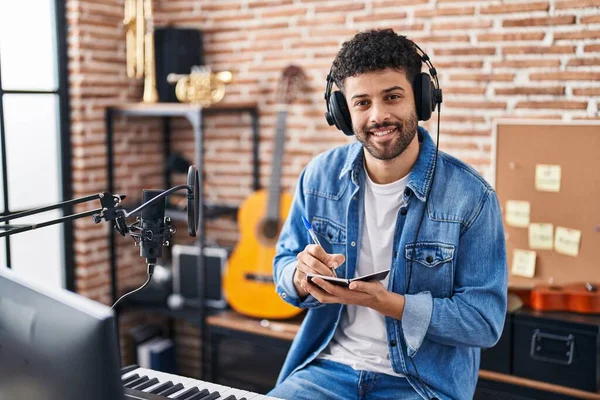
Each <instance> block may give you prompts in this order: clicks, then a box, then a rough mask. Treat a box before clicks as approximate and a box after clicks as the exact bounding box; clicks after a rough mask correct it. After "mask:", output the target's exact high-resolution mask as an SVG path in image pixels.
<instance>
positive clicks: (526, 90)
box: [494, 86, 565, 96]
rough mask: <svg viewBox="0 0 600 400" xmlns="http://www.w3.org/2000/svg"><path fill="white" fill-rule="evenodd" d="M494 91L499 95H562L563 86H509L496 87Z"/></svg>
mask: <svg viewBox="0 0 600 400" xmlns="http://www.w3.org/2000/svg"><path fill="white" fill-rule="evenodd" d="M494 92H495V93H496V94H499V95H556V96H560V95H564V94H565V87H564V86H552V87H540V86H532V87H523V86H520V87H510V88H496V89H494Z"/></svg>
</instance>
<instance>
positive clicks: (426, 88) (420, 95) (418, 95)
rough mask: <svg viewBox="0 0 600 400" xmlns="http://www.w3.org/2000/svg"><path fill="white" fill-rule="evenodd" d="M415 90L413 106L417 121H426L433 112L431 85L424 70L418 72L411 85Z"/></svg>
mask: <svg viewBox="0 0 600 400" xmlns="http://www.w3.org/2000/svg"><path fill="white" fill-rule="evenodd" d="M413 89H414V92H415V107H416V109H417V117H418V118H419V121H427V120H428V119H429V118H431V113H432V112H433V85H432V83H431V78H430V77H429V75H428V74H426V73H425V72H422V73H420V74H419V75H418V76H417V78H416V79H415V83H414V85H413Z"/></svg>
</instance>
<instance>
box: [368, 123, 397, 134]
mask: <svg viewBox="0 0 600 400" xmlns="http://www.w3.org/2000/svg"><path fill="white" fill-rule="evenodd" d="M392 127H393V128H398V130H399V131H400V130H402V123H401V122H384V123H382V124H373V125H369V126H366V127H365V128H364V129H363V131H364V132H365V133H366V132H369V131H372V130H375V129H381V128H392Z"/></svg>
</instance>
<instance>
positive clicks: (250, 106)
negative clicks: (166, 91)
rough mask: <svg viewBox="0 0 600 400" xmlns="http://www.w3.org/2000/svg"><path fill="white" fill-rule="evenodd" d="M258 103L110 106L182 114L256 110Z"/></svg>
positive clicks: (137, 111) (120, 110) (130, 112)
mask: <svg viewBox="0 0 600 400" xmlns="http://www.w3.org/2000/svg"><path fill="white" fill-rule="evenodd" d="M256 108H257V104H256V103H216V104H213V105H211V106H208V107H202V106H201V105H199V104H192V103H125V104H115V105H112V106H110V109H112V110H114V111H115V112H117V113H119V114H128V115H135V114H140V115H142V114H143V115H152V114H155V115H171V116H174V115H182V114H186V113H188V112H197V111H201V110H204V111H209V112H210V111H223V112H224V111H236V110H238V111H239V110H255V109H256Z"/></svg>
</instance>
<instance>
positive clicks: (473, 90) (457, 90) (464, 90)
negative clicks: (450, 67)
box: [442, 86, 486, 120]
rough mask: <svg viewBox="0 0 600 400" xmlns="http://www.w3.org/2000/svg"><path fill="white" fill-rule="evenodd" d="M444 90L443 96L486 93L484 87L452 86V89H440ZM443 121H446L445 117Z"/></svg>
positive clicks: (445, 87)
mask: <svg viewBox="0 0 600 400" xmlns="http://www.w3.org/2000/svg"><path fill="white" fill-rule="evenodd" d="M442 89H443V90H444V96H447V95H449V94H450V95H452V94H481V95H483V94H485V92H486V88H485V87H473V86H452V87H447V86H444V87H443V88H442ZM444 120H446V117H445V116H444Z"/></svg>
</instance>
